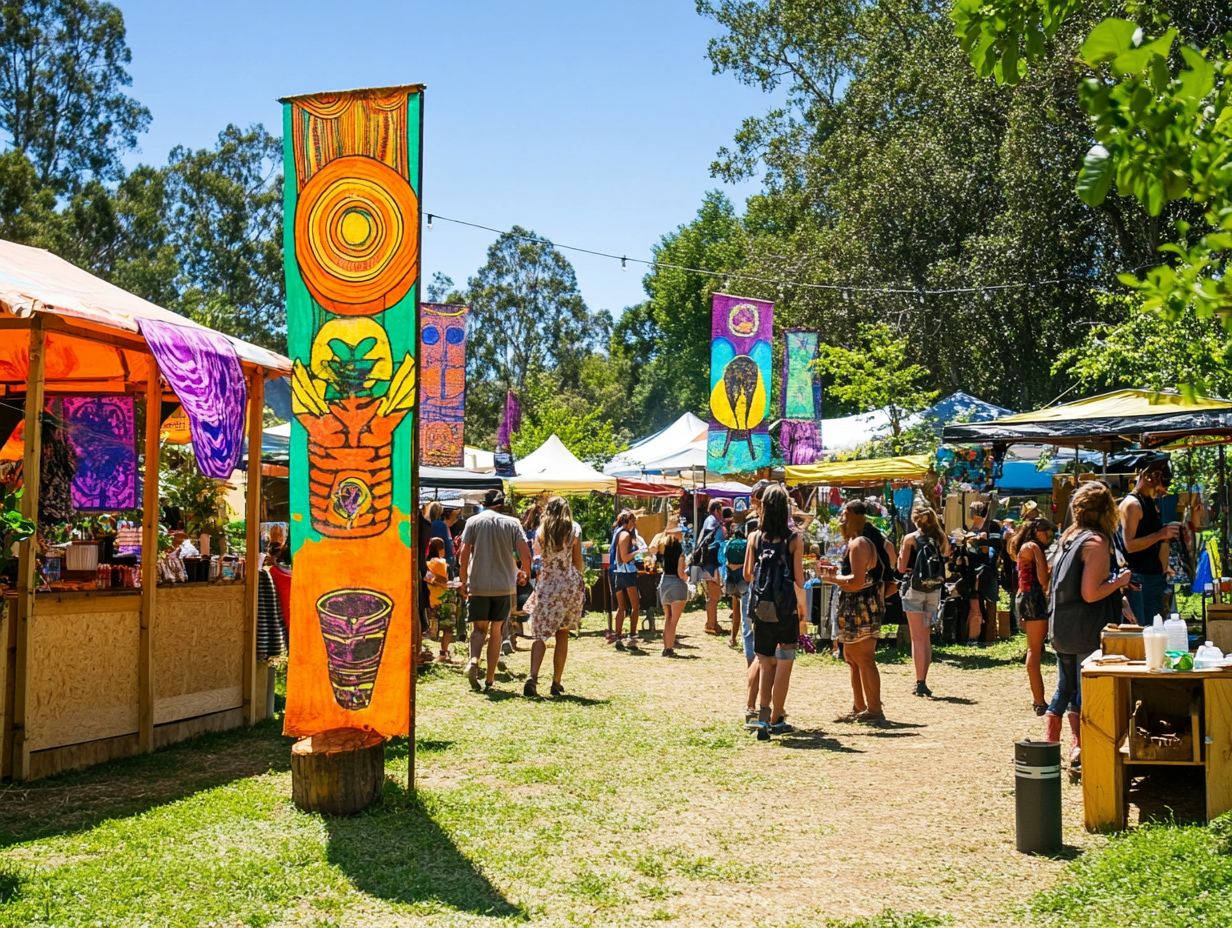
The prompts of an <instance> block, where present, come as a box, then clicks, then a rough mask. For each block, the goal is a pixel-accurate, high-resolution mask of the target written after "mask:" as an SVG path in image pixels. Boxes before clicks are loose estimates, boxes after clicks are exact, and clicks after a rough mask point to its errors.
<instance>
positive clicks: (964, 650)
mask: <svg viewBox="0 0 1232 928" xmlns="http://www.w3.org/2000/svg"><path fill="white" fill-rule="evenodd" d="M1025 656H1026V655H1025V654H1017V655H1013V654H1011V655H1006V654H1005V653H1004V652H1002V653H988V652H985V651H981V650H979V649H978V648H968V647H965V646H964V647H961V648H954V649H949V648H946V649H941V648H938V649H936V650H934V651H933V663H934V664H936V663H942V664H949V665H950V666H952V667H957V668H959V669H960V670H990V669H991V668H993V667H1009V666H1011V665H1016V664H1021V663H1022V662H1023V658H1024V657H1025Z"/></svg>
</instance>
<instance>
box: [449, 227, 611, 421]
mask: <svg viewBox="0 0 1232 928" xmlns="http://www.w3.org/2000/svg"><path fill="white" fill-rule="evenodd" d="M465 302H466V303H468V304H469V305H470V307H471V312H470V320H469V326H468V329H467V348H466V377H467V397H466V406H467V408H466V419H467V422H466V427H467V431H468V433H469V434H471V435H473V436H479V435H490V434H491V433H493V432H494V431H495V430H496V426H497V423H498V422H499V420H500V413H501V409H502V408H503V404H504V399H505V393H506V391H508V390H514V391H515V392H517V393H519V394H525V393H526V391H527V387H528V385H529V383H530V379H531V377H532V376H534V375H535V374H537V373H539V372H541V371H546V372H549V373H550V374H552V375H553V377H554V378H555V380H556V383H557V384H558V385H559V384H570V383H576V382H577V377H578V370H579V367H580V365H581V362H582V360H583V358H585V357H586V356H587V354H589V352H590V351H591V350H592V349H593V348H594V347H595V346H597V345H602V344H604V343H605V341H606V339H607V334H608V333H607V331H606V330H604V329H603V327H602V320H601V319H597V318H596V317H594V316H592V315H591V314H590V312H589V311H588V310H587V308H586V301H585V300H583V299H582V294H581V292H580V291H579V290H578V284H577V275H576V274H575V273H574V271H573V265H572V264H570V263H569V260H568V259H567V258H566V257H565V256H564V255H563V254H561V253H560V251H559V250H558V249H556V248H555V247H553V246H552V245H551V244H550V243H549V242H547V241H545V240H544V239H541V238H540V237H539V236H538V235H536V234H535V233H534V232H531V231H530V230H528V229H524V228H522V227H521V226H514V227H513V229H511V230H510V231H509V232H506V233H504V234H502V235H501V236H500V238H498V239H497V240H496V241H495V242H493V243H492V246H491V247H490V248H489V249H488V255H487V261H486V262H485V263H484V265H483V267H481V268H479V270H478V271H477V272H476V274H475V276H474V277H472V278H471V279H470V280H469V281H468V283H467V288H466V300H465Z"/></svg>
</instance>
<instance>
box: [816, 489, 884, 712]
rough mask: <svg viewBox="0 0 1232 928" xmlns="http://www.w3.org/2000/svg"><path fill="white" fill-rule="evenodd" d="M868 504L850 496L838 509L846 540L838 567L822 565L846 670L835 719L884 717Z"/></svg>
mask: <svg viewBox="0 0 1232 928" xmlns="http://www.w3.org/2000/svg"><path fill="white" fill-rule="evenodd" d="M867 513H868V510H867V509H866V508H865V506H864V503H863V501H862V500H852V501H851V502H849V503H847V505H845V506H844V507H843V508H842V510H841V511H840V512H839V514H838V524H839V527H840V530H841V531H842V534H843V538H844V539H845V540H846V542H847V553H846V554H844V555H843V564H842V568H841V569H842V573H837V572H836V569H835V568H834V567H830V568H829V569H826V570H825V571H824V573H823V574H822V579H823V580H824V581H825V582H827V583H833V584H834V585H835V586H837V587H838V588H839V591H840V592H839V596H838V638H839V641H840V642H841V643H842V645H843V659H844V660H845V661H847V666H848V668H849V670H850V672H851V695H852V701H851V711H850V712H848V713H846V714H845V715H841V716H839V717H838V718H837V719H835V721H836V722H884V721H885V712H883V711H882V707H881V675H880V674H879V673H878V672H877V660H876V651H877V638H878V637H880V635H881V620H882V618H883V617H884V616H885V599H884V591H883V589H882V587H883V586H884V584H885V582H886V580H887V577H886V573H887V571H886V569H885V567H884V566H883V565H882V558H881V557H880V556H878V554H877V548H876V546H875V545H874V544H873V542H872V541H871V540H870V539H869V537H868V536H867V535H866V534H865V533H864V526H865V523H866V522H867V521H868V516H867Z"/></svg>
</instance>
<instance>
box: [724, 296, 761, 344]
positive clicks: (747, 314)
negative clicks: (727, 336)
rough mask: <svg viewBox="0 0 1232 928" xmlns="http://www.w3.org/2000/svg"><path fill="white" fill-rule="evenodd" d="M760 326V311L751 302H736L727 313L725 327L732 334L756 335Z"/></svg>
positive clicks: (745, 336)
mask: <svg viewBox="0 0 1232 928" xmlns="http://www.w3.org/2000/svg"><path fill="white" fill-rule="evenodd" d="M760 326H761V312H760V311H759V310H758V309H757V307H756V306H754V305H753V304H752V303H737V304H736V305H735V306H733V307H732V308H731V309H730V310H729V311H728V313H727V327H728V328H729V329H730V330H731V332H732V334H733V335H739V336H741V337H743V338H748V337H750V336H753V335H756V334H757V330H758V328H760Z"/></svg>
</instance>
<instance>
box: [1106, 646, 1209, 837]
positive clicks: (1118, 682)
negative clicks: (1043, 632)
mask: <svg viewBox="0 0 1232 928" xmlns="http://www.w3.org/2000/svg"><path fill="white" fill-rule="evenodd" d="M1158 687H1171V688H1174V689H1175V688H1189V689H1192V691H1193V692H1194V693H1195V694H1196V695H1197V697H1198V700H1199V702H1200V707H1201V711H1200V715H1199V730H1198V731H1197V732H1196V733H1195V735H1196V738H1195V740H1196V741H1197V742H1198V745H1199V747H1200V749H1201V750H1200V758H1201V759H1199V760H1171V761H1163V760H1153V761H1148V760H1133V759H1130V758H1129V757H1128V755H1127V754H1126V753H1125V752H1123V751H1122V743H1123V742H1124V740H1125V737H1126V735H1127V733H1128V730H1129V719H1130V713H1131V712H1132V711H1133V699H1134V696H1135V694H1138V695H1141V694H1143V693H1148V694H1149V693H1150V691H1151V690H1152V689H1155V688H1158ZM1155 765H1171V766H1195V767H1202V768H1203V773H1204V775H1205V781H1206V817H1207V818H1208V819H1212V818H1214V817H1215V816H1217V815H1219V814H1221V813H1223V812H1226V811H1228V810H1229V809H1232V670H1205V671H1193V672H1190V673H1151V672H1150V671H1148V670H1147V669H1146V665H1145V662H1140V661H1135V662H1132V663H1130V664H1120V665H1117V664H1108V665H1104V666H1099V665H1095V664H1088V665H1086V666H1084V667H1083V668H1082V800H1083V806H1084V810H1085V813H1084V815H1085V823H1086V827H1087V829H1088V830H1090V831H1102V830H1108V829H1113V830H1122V829H1124V828H1125V821H1126V809H1125V780H1126V776H1127V773H1128V771H1127V768H1134V767H1142V768H1145V767H1149V766H1155Z"/></svg>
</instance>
